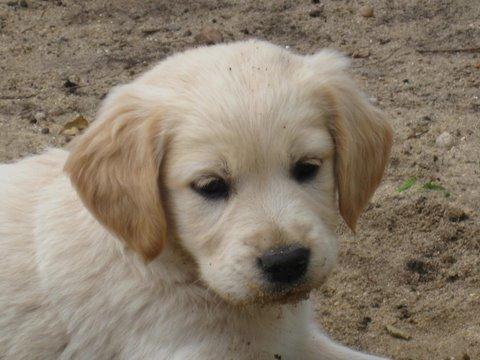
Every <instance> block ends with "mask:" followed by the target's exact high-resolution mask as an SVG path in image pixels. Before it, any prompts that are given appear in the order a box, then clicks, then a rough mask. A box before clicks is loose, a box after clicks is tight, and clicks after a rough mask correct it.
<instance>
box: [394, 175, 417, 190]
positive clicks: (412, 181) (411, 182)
mask: <svg viewBox="0 0 480 360" xmlns="http://www.w3.org/2000/svg"><path fill="white" fill-rule="evenodd" d="M416 182H417V178H416V177H415V176H414V177H411V178H410V179H407V180H405V181H404V182H403V184H402V185H400V186H399V187H398V188H397V191H398V192H402V191H405V190H408V189H410V188H411V187H412V186H413V185H415V183H416Z"/></svg>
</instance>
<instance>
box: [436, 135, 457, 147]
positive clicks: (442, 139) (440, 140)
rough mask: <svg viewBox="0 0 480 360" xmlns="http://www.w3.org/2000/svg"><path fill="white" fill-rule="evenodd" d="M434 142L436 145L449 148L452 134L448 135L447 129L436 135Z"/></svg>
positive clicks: (451, 143)
mask: <svg viewBox="0 0 480 360" xmlns="http://www.w3.org/2000/svg"><path fill="white" fill-rule="evenodd" d="M435 144H437V146H438V147H441V148H444V149H450V148H451V147H452V145H453V136H452V135H450V133H448V132H447V131H445V132H443V133H441V134H440V135H439V136H438V137H437V139H436V140H435Z"/></svg>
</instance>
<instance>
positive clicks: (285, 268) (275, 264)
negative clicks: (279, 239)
mask: <svg viewBox="0 0 480 360" xmlns="http://www.w3.org/2000/svg"><path fill="white" fill-rule="evenodd" d="M309 258H310V250H309V249H307V248H304V247H300V246H289V247H282V248H276V249H272V250H269V251H267V252H266V253H265V254H263V255H262V256H260V257H259V258H258V259H257V263H258V266H259V267H260V269H262V271H263V273H264V275H265V276H266V277H267V279H268V281H270V282H272V283H281V284H291V283H294V282H296V281H298V280H299V279H300V278H301V277H302V276H303V275H305V272H306V271H307V266H308V260H309Z"/></svg>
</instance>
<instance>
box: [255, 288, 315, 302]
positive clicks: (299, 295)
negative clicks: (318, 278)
mask: <svg viewBox="0 0 480 360" xmlns="http://www.w3.org/2000/svg"><path fill="white" fill-rule="evenodd" d="M312 290H313V289H312V287H311V286H310V285H308V284H306V283H300V284H297V285H293V286H289V287H273V288H271V289H269V290H267V291H262V292H261V294H260V296H259V299H260V302H262V303H279V304H294V303H298V302H300V301H303V300H307V299H308V298H309V297H310V293H311V291H312Z"/></svg>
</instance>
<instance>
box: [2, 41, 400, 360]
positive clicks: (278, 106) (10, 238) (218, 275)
mask: <svg viewBox="0 0 480 360" xmlns="http://www.w3.org/2000/svg"><path fill="white" fill-rule="evenodd" d="M346 67H347V61H346V59H345V58H343V57H342V56H340V55H339V54H337V53H335V52H332V51H328V50H324V51H321V52H319V53H317V54H315V55H307V56H300V55H296V54H293V53H291V52H289V51H287V50H285V49H282V48H280V47H277V46H274V45H272V44H269V43H266V42H262V41H255V40H252V41H247V42H237V43H232V44H226V45H217V46H212V47H203V48H198V49H194V50H190V51H186V52H184V53H181V54H177V55H175V56H172V57H170V58H168V59H166V60H164V61H162V62H161V63H159V64H158V65H156V66H155V67H154V68H153V69H151V70H150V71H148V72H147V73H145V74H144V75H143V76H141V77H140V78H139V79H137V80H135V81H134V82H132V83H131V84H128V85H124V86H119V87H117V88H115V89H114V90H113V91H112V92H111V93H110V95H109V96H108V97H107V99H106V100H105V101H104V103H103V105H102V107H101V110H100V112H99V115H98V118H97V120H96V121H95V123H94V124H93V125H92V126H91V127H90V128H89V129H88V130H87V131H86V133H85V134H83V135H82V136H81V137H79V138H78V139H76V141H75V143H74V144H72V147H71V149H70V151H65V150H58V149H57V150H49V151H48V152H46V153H44V154H43V155H39V156H33V157H30V158H27V159H24V160H22V161H19V162H17V163H15V164H9V165H1V166H0V309H1V312H0V358H1V359H3V360H6V359H8V360H10V359H15V360H21V359H88V360H92V359H128V360H134V359H139V360H140V359H141V360H144V359H172V360H188V359H191V360H193V359H195V360H198V359H239V360H247V359H248V360H251V359H254V360H263V359H269V360H273V359H283V360H285V359H312V360H313V359H349V360H353V359H378V358H376V357H374V356H371V355H366V354H362V353H359V352H356V351H353V350H350V349H347V348H345V347H342V346H341V345H339V344H336V343H334V342H332V341H331V340H329V339H328V338H327V337H326V336H325V335H324V334H323V333H322V332H321V331H320V330H319V329H318V328H317V326H316V324H315V323H314V320H313V312H312V306H311V304H310V302H309V300H308V295H309V293H310V292H311V291H312V290H313V289H316V288H318V287H319V286H321V285H322V283H323V282H324V281H325V279H326V278H327V276H328V274H329V273H330V272H331V270H332V268H333V266H334V264H335V259H336V253H337V238H336V236H335V232H334V229H335V224H336V219H337V212H338V210H339V212H340V214H341V216H342V217H343V219H344V220H345V222H346V223H347V224H348V226H349V227H350V228H352V229H354V228H355V224H356V222H357V219H358V217H359V215H360V213H361V212H362V209H363V208H364V207H365V205H366V203H367V202H368V201H369V199H370V197H371V195H372V193H373V192H374V190H375V188H376V187H377V186H378V184H379V182H380V179H381V177H382V174H383V171H384V168H385V164H386V163H387V159H388V156H389V151H390V147H391V142H392V133H391V128H390V126H389V124H388V122H387V121H386V120H385V119H384V116H383V115H382V113H381V112H380V111H379V110H377V109H375V108H374V107H373V106H372V105H371V104H369V102H368V101H367V100H366V98H365V97H364V96H363V95H362V93H361V92H360V91H359V90H358V89H357V88H356V87H355V85H354V84H353V82H352V81H351V80H350V79H349V76H348V75H347V74H346V73H345V70H346V69H345V68H346ZM337 201H338V202H337ZM337 203H338V206H337Z"/></svg>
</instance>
